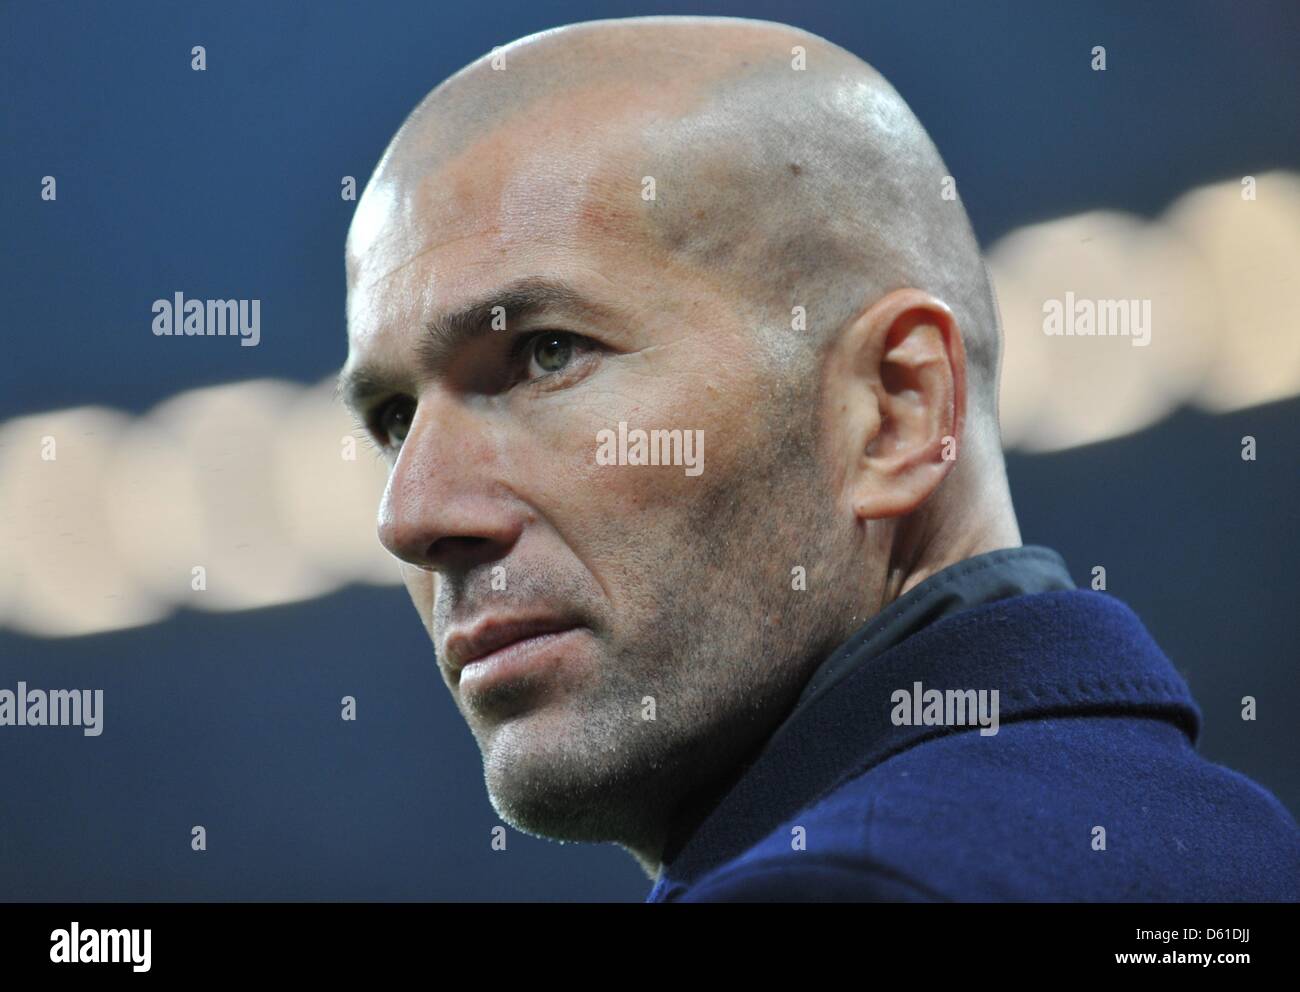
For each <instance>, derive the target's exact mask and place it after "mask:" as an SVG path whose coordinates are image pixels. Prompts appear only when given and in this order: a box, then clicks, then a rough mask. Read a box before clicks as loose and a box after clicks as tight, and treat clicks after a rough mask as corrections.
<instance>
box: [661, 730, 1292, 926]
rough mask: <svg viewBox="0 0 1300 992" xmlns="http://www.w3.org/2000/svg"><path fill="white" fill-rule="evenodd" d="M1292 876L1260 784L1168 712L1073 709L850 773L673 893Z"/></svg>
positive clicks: (1067, 890) (1061, 893)
mask: <svg viewBox="0 0 1300 992" xmlns="http://www.w3.org/2000/svg"><path fill="white" fill-rule="evenodd" d="M994 742H996V743H994ZM1207 801H1208V804H1207ZM1229 840H1231V843H1229ZM1297 879H1300V835H1298V834H1297V830H1296V826H1295V822H1294V820H1292V819H1291V818H1290V817H1289V816H1288V815H1287V814H1286V813H1285V811H1284V810H1283V809H1282V808H1281V807H1280V804H1278V803H1277V801H1276V799H1274V798H1273V797H1272V796H1270V795H1268V794H1267V793H1266V792H1265V791H1264V790H1262V789H1260V788H1259V787H1258V786H1255V785H1254V783H1250V782H1249V781H1248V780H1243V779H1242V777H1241V776H1238V775H1236V774H1235V773H1231V772H1229V771H1228V770H1227V769H1222V768H1218V767H1217V766H1214V765H1212V764H1211V763H1209V762H1206V761H1204V760H1203V759H1202V758H1200V756H1199V755H1196V753H1195V751H1194V750H1192V749H1191V748H1190V747H1189V746H1187V745H1186V743H1185V738H1181V737H1180V732H1179V731H1178V730H1177V729H1176V728H1174V727H1172V726H1167V725H1166V726H1161V725H1158V724H1153V723H1152V722H1151V721H1131V720H1124V719H1115V718H1113V717H1093V718H1088V717H1076V718H1072V719H1066V720H1030V721H1024V722H1021V723H1017V724H1009V725H1005V726H1004V727H1003V728H1002V732H1001V733H1000V734H999V735H998V737H996V738H980V737H979V735H977V734H953V735H949V736H946V737H940V738H937V739H934V740H931V741H929V742H926V743H925V744H922V745H919V746H916V747H914V748H912V749H910V750H908V751H904V752H902V753H900V754H897V755H895V756H894V757H892V758H890V759H888V760H886V761H884V762H883V763H881V764H880V765H877V766H875V767H873V768H871V769H869V770H867V771H864V772H862V773H860V774H855V775H851V776H849V777H847V778H845V779H843V780H842V781H841V782H840V783H838V784H837V785H836V786H835V787H834V788H832V789H831V790H829V791H828V792H827V793H825V794H824V795H823V796H822V797H821V798H820V799H818V800H817V801H816V802H814V803H812V804H811V805H809V806H808V807H806V808H805V809H803V810H801V811H800V812H799V813H798V814H796V815H795V816H793V817H791V818H789V819H787V821H786V822H785V823H783V824H781V825H780V826H779V827H778V828H776V829H775V830H774V831H772V833H770V834H769V835H768V836H767V837H765V838H763V840H761V841H760V842H758V843H757V844H755V845H754V846H753V847H751V848H750V849H748V850H747V851H745V852H743V853H742V854H741V855H739V856H738V857H736V858H735V859H733V860H732V861H729V862H727V863H726V864H724V865H721V866H719V867H718V868H716V869H714V870H713V871H712V872H711V873H709V874H708V875H706V876H704V877H702V878H700V879H699V880H697V881H696V882H695V883H694V884H692V885H691V886H690V887H689V888H688V889H687V890H685V891H684V892H683V893H682V894H681V895H680V896H679V899H680V900H682V901H741V902H743V901H790V902H801V901H818V902H824V901H863V902H867V901H890V902H894V901H900V902H908V901H944V900H962V901H1014V900H1035V901H1044V900H1046V901H1053V900H1068V901H1124V900H1154V901H1165V900H1171V901H1198V900H1205V899H1210V900H1215V901H1220V900H1222V901H1232V900H1236V899H1251V900H1273V899H1287V898H1295V897H1296V891H1297V890H1296V887H1297V884H1300V882H1298V881H1297ZM1288 893H1290V894H1289V895H1288Z"/></svg>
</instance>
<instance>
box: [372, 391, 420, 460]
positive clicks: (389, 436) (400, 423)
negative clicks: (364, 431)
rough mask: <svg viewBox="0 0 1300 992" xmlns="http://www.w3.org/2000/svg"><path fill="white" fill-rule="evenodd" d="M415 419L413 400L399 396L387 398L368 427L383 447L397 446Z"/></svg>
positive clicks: (400, 443) (399, 445)
mask: <svg viewBox="0 0 1300 992" xmlns="http://www.w3.org/2000/svg"><path fill="white" fill-rule="evenodd" d="M414 419H415V401H414V400H412V399H410V398H409V397H405V396H399V397H396V398H394V399H391V400H389V401H388V402H387V403H385V404H384V405H383V406H381V407H380V408H379V409H378V410H377V411H376V413H375V416H374V418H373V420H372V421H371V425H370V429H371V431H373V432H374V434H375V436H376V437H377V438H378V439H379V443H380V444H381V445H383V446H384V447H385V448H399V447H401V445H402V442H403V441H404V440H406V432H407V431H409V430H410V429H411V421H412V420H414Z"/></svg>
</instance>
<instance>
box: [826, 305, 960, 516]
mask: <svg viewBox="0 0 1300 992" xmlns="http://www.w3.org/2000/svg"><path fill="white" fill-rule="evenodd" d="M829 372H830V376H831V378H830V382H831V387H832V388H831V392H830V394H829V395H828V397H827V399H828V410H829V411H831V415H832V416H833V417H834V418H835V419H836V420H837V421H838V422H839V423H838V430H837V431H836V437H837V438H838V441H837V443H838V444H840V445H842V446H843V447H842V449H841V452H840V456H841V457H842V458H843V459H844V460H843V462H842V463H841V464H842V466H843V469H844V480H845V484H846V487H847V491H846V493H845V495H846V498H847V501H848V503H849V505H850V506H851V507H852V509H853V512H854V513H855V514H856V516H857V517H858V518H859V519H863V520H874V519H882V518H887V517H899V516H904V515H906V514H909V513H912V512H913V511H914V510H916V509H917V508H918V507H920V506H921V505H922V504H923V503H924V502H925V501H926V500H927V499H928V498H929V497H930V495H931V494H932V493H933V492H934V491H935V490H936V489H937V488H938V487H939V483H941V482H942V481H943V480H944V478H945V477H946V476H947V474H948V473H949V472H950V471H952V467H953V465H954V463H955V460H956V457H957V449H958V446H959V445H960V443H961V440H962V430H963V428H964V426H965V420H966V351H965V349H964V347H963V346H962V338H961V331H960V329H959V328H958V327H957V321H956V318H955V317H954V316H953V313H952V311H951V310H950V309H949V308H948V307H947V306H946V305H945V304H944V303H943V302H942V301H941V300H939V299H937V298H936V297H934V296H931V295H930V294H928V293H925V292H922V291H921V290H917V289H900V290H895V291H894V292H891V293H889V294H888V295H886V296H885V297H883V298H882V299H880V300H878V301H877V302H876V303H874V304H873V305H872V306H871V307H870V308H869V309H868V310H866V311H864V312H863V313H862V314H860V315H859V316H858V317H857V319H855V320H854V321H853V323H852V324H850V325H849V327H848V328H846V329H845V331H844V332H843V333H842V334H841V335H840V338H839V340H838V341H837V342H836V345H835V347H834V349H833V350H832V367H831V368H830V370H829Z"/></svg>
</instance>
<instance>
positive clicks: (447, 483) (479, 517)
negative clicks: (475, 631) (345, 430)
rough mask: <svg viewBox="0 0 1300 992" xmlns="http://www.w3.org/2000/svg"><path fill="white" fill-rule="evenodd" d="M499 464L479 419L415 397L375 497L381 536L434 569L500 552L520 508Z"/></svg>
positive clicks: (456, 568)
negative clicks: (379, 496)
mask: <svg viewBox="0 0 1300 992" xmlns="http://www.w3.org/2000/svg"><path fill="white" fill-rule="evenodd" d="M498 470H499V460H498V458H497V456H496V443H495V441H494V439H493V438H492V437H491V436H490V434H489V431H488V428H487V425H486V424H484V423H483V422H482V419H481V418H480V417H478V416H476V415H475V413H474V412H473V411H471V410H467V409H465V408H464V407H463V406H461V405H460V404H457V403H456V402H455V401H454V400H453V399H449V398H441V397H435V396H425V397H421V400H420V403H419V405H418V406H417V408H416V412H415V417H414V418H413V419H412V421H411V425H410V428H409V429H408V431H407V435H406V439H405V440H404V441H403V442H402V448H401V451H400V452H399V453H398V456H397V462H396V463H395V464H394V466H393V471H392V474H391V475H390V476H389V478H388V486H387V488H386V489H385V490H384V497H383V500H382V501H381V503H380V507H379V540H380V542H381V543H382V544H383V545H384V547H385V548H387V549H388V551H389V552H390V553H391V554H393V555H395V556H396V557H398V558H400V559H401V560H402V561H405V562H408V563H409V564H412V565H415V566H417V567H419V568H423V569H427V570H429V571H433V572H439V573H455V572H464V571H467V570H468V569H471V568H473V567H475V566H478V565H483V564H486V563H489V562H493V561H497V560H499V559H502V558H504V557H505V556H506V555H507V554H509V552H510V549H511V548H512V547H513V546H514V544H515V542H516V541H518V539H519V536H520V534H521V533H522V531H523V526H524V522H525V519H526V514H525V512H524V511H523V508H522V507H521V506H520V504H519V501H518V499H517V498H516V497H514V496H513V495H512V494H511V493H510V492H509V491H508V490H507V488H506V487H505V485H504V483H503V481H502V479H501V478H500V476H499V471H498Z"/></svg>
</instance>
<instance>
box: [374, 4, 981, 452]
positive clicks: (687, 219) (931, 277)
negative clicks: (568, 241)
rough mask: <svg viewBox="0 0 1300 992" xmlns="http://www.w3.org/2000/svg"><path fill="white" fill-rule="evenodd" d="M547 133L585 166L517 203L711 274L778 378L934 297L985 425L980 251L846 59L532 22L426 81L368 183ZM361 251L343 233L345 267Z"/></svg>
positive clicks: (692, 23) (681, 33)
mask: <svg viewBox="0 0 1300 992" xmlns="http://www.w3.org/2000/svg"><path fill="white" fill-rule="evenodd" d="M547 142H555V143H558V144H560V145H563V146H566V147H572V146H574V145H581V144H584V143H587V142H591V143H594V144H597V145H599V147H600V151H601V158H602V159H603V162H601V165H603V168H601V167H597V166H595V165H594V161H593V168H592V169H591V170H590V171H585V170H584V172H583V173H582V174H573V175H566V174H565V173H564V172H563V171H562V170H556V172H555V173H554V174H553V175H551V176H550V177H549V178H550V179H551V181H552V182H553V184H554V185H553V186H552V187H550V188H541V187H537V188H534V189H532V190H528V191H525V192H526V193H531V194H532V195H533V196H535V198H536V199H535V201H534V203H535V205H538V206H540V205H541V204H542V203H544V202H545V201H546V200H547V199H548V198H556V197H559V198H564V197H565V195H566V189H567V192H568V194H569V195H573V194H574V193H576V192H578V191H581V192H582V193H583V194H584V195H585V196H586V197H587V202H586V204H585V206H584V209H585V211H586V216H587V218H588V219H589V220H590V221H592V223H593V225H594V226H597V227H598V229H599V231H600V233H601V234H603V235H605V236H609V237H619V238H625V239H638V240H639V241H640V242H641V243H642V244H643V246H644V249H645V250H646V251H653V252H657V253H662V254H663V255H665V256H666V257H667V258H668V259H670V260H672V261H673V262H676V263H678V264H681V265H684V266H687V267H689V268H691V269H692V270H693V271H695V272H697V273H700V274H703V275H707V276H709V277H712V278H714V279H716V280H717V281H718V282H719V283H720V284H721V285H722V286H723V287H724V288H725V290H726V292H727V293H728V294H730V295H731V296H733V297H734V300H735V303H736V305H737V306H738V307H743V308H745V309H746V311H747V312H746V316H747V317H748V318H749V319H750V320H751V321H752V322H753V323H754V324H755V327H756V329H757V330H758V331H759V332H760V333H761V334H762V335H763V343H764V345H765V346H766V347H768V348H769V349H770V350H771V352H772V355H773V357H774V358H775V359H778V360H779V361H780V362H781V363H782V365H781V366H780V367H782V368H785V369H787V370H788V371H789V373H790V374H798V375H807V374H808V373H809V371H810V368H811V365H810V362H811V361H813V360H814V359H815V357H816V356H817V354H818V348H819V347H821V346H824V345H825V343H826V342H827V341H828V340H829V339H830V338H832V337H833V336H834V334H835V333H836V332H837V331H839V330H840V329H841V328H842V327H843V326H844V324H845V322H846V321H848V320H849V319H850V318H851V317H853V316H854V315H855V314H856V313H857V312H859V311H860V310H861V309H862V308H863V307H864V306H866V305H869V304H870V303H872V302H873V301H875V300H877V299H879V298H880V297H882V296H884V295H885V294H886V293H888V292H890V291H891V290H894V289H899V288H903V287H916V288H920V289H924V290H926V291H928V292H931V293H933V294H934V295H935V296H937V297H938V298H939V299H941V300H942V301H944V302H945V303H946V304H947V305H948V306H950V307H951V308H952V310H953V312H954V313H955V314H956V316H957V319H958V324H959V326H960V328H961V332H962V335H963V339H964V342H965V347H966V356H967V361H968V374H969V377H970V394H969V395H970V398H971V415H972V418H971V424H970V426H971V427H973V428H975V429H976V430H977V431H984V430H986V428H987V425H986V424H985V423H984V421H988V422H989V423H991V424H992V425H993V433H994V437H995V436H996V386H997V367H998V356H999V330H998V319H997V309H996V306H995V304H994V302H993V298H992V292H991V288H990V284H989V281H988V277H987V272H986V270H985V267H984V265H983V262H982V259H981V256H980V252H979V247H978V244H977V242H976V240H975V237H974V234H973V232H972V230H971V226H970V223H969V220H968V218H967V216H966V213H965V210H964V209H963V208H962V206H961V204H960V202H959V201H957V200H956V199H955V198H951V191H952V189H953V187H952V185H951V184H950V183H947V182H946V181H947V180H948V178H949V173H948V171H947V168H946V167H945V166H944V163H943V161H942V159H941V158H940V156H939V153H938V151H937V150H936V148H935V146H934V144H933V142H932V141H931V140H930V138H929V136H928V135H927V133H926V132H925V129H924V128H923V127H922V126H921V124H920V122H919V121H918V120H917V119H916V117H915V115H914V114H913V113H912V112H911V110H910V109H909V108H908V106H907V104H906V103H905V102H904V101H903V100H902V98H901V97H900V96H899V95H898V94H897V93H896V92H895V91H894V89H893V88H892V87H891V86H890V85H889V83H888V82H886V81H885V79H884V78H883V77H882V76H881V75H880V74H879V73H877V72H876V71H875V70H874V69H872V68H871V67H870V66H868V65H867V64H866V63H865V62H863V61H862V60H861V59H859V58H858V57H857V56H855V55H853V54H852V53H850V52H847V51H845V50H844V49H842V48H839V47H838V46H836V45H833V44H831V43H830V42H827V41H826V40H824V39H822V38H819V37H817V36H816V35H812V34H809V33H808V32H805V31H801V30H799V29H796V28H792V27H789V26H787V25H782V24H776V23H771V22H765V21H754V20H742V19H733V18H695V17H647V18H631V19H626V20H610V21H594V22H587V23H583V24H577V25H572V26H569V27H564V28H559V29H556V30H553V31H546V32H543V33H541V34H537V35H532V36H529V37H527V38H524V39H522V40H520V41H517V42H515V43H513V44H511V45H508V46H505V47H504V48H501V49H497V50H494V51H493V52H492V53H489V54H488V55H485V56H483V57H482V58H480V59H479V60H477V61H475V62H474V63H472V64H470V65H469V66H467V67H466V68H464V69H462V70H461V71H460V72H458V73H457V74H456V75H454V76H452V77H451V78H450V79H448V80H447V81H446V82H444V83H443V84H442V85H440V86H439V87H437V88H436V89H435V90H434V91H433V92H432V93H430V94H429V96H428V97H427V98H426V99H425V100H424V101H423V102H422V103H421V104H420V106H419V107H418V108H417V109H416V110H415V111H414V112H413V113H412V114H411V116H410V118H409V119H408V120H407V122H406V123H405V124H404V125H403V127H402V129H401V130H400V131H399V132H398V134H397V136H396V137H395V138H394V139H393V142H392V143H391V145H390V147H389V149H388V151H387V153H386V154H385V156H384V158H383V161H382V162H381V164H380V167H379V169H378V170H377V171H376V174H375V177H374V179H373V180H372V183H371V186H372V187H376V186H380V187H383V188H385V189H386V190H392V189H394V188H399V189H405V190H413V189H417V188H419V186H420V184H422V183H429V182H436V179H437V177H438V175H439V174H440V172H441V171H442V169H443V168H444V167H446V166H447V165H449V164H451V163H456V162H458V161H459V162H461V163H462V164H463V160H464V159H465V158H466V157H469V158H470V159H472V158H473V157H474V156H475V155H476V154H477V155H480V156H481V157H486V152H485V148H486V147H487V146H488V145H490V144H491V143H498V144H500V143H504V144H505V145H506V146H508V147H511V148H513V149H515V151H516V154H517V155H523V154H525V153H527V152H528V151H530V150H533V149H536V148H537V147H539V144H540V143H547ZM534 178H535V177H534ZM945 190H948V191H949V198H945V196H944V193H945ZM385 206H387V204H385ZM369 207H370V204H368V203H367V202H366V198H365V197H363V202H362V204H361V206H360V207H359V208H358V214H359V216H360V217H364V216H365V214H366V213H367V209H368V208H369ZM358 227H359V228H365V227H366V225H364V224H361V225H358ZM361 247H362V246H361V245H359V244H358V243H357V239H356V238H353V239H351V241H350V245H349V248H350V251H349V259H350V260H351V259H352V258H354V257H355V254H356V253H357V252H358V251H359V250H361ZM795 308H802V313H803V314H804V315H806V316H805V319H806V329H803V326H802V325H800V329H794V327H793V326H792V325H794V324H795V318H794V314H795V313H796V311H795Z"/></svg>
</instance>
